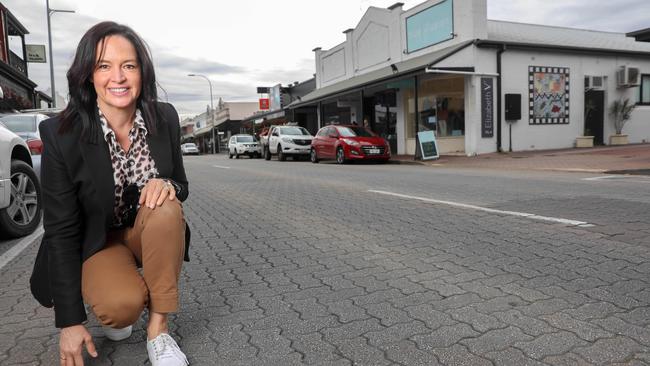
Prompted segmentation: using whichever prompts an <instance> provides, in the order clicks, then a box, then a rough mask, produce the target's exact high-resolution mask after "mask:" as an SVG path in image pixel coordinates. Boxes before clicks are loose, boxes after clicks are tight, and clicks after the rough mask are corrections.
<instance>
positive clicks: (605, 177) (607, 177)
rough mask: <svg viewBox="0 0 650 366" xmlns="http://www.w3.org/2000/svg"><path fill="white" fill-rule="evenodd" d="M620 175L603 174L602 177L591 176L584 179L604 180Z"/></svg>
mask: <svg viewBox="0 0 650 366" xmlns="http://www.w3.org/2000/svg"><path fill="white" fill-rule="evenodd" d="M618 177H620V176H619V175H603V176H601V177H591V178H582V180H603V179H612V178H618Z"/></svg>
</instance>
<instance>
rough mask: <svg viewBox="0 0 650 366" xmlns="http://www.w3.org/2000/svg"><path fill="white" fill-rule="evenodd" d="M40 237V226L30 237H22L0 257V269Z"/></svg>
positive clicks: (41, 230) (41, 227)
mask: <svg viewBox="0 0 650 366" xmlns="http://www.w3.org/2000/svg"><path fill="white" fill-rule="evenodd" d="M42 235H43V225H40V226H39V227H38V228H36V231H34V232H33V233H32V234H31V235H28V236H26V237H24V238H23V239H22V240H21V241H19V242H18V243H17V244H16V245H14V246H13V247H11V248H10V249H9V250H7V251H6V252H4V254H3V255H1V256H0V269H2V268H3V267H4V266H6V265H7V263H9V262H11V260H12V259H14V258H16V257H17V256H18V254H20V253H22V252H23V250H25V248H27V247H28V246H29V245H30V244H31V243H33V242H35V241H36V240H37V239H39V238H40V237H41V236H42Z"/></svg>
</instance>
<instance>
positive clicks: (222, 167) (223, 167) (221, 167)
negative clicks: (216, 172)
mask: <svg viewBox="0 0 650 366" xmlns="http://www.w3.org/2000/svg"><path fill="white" fill-rule="evenodd" d="M213 167H215V168H219V169H230V167H229V166H223V165H213Z"/></svg>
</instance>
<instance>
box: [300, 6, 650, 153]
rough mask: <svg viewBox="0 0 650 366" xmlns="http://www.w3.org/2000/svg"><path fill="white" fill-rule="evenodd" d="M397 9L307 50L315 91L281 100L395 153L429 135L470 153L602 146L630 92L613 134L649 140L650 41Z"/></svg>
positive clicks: (445, 147) (457, 9) (474, 12)
mask: <svg viewBox="0 0 650 366" xmlns="http://www.w3.org/2000/svg"><path fill="white" fill-rule="evenodd" d="M402 6H403V4H401V3H397V4H395V5H393V6H391V7H389V8H387V9H381V8H375V7H371V8H369V9H368V11H367V12H366V13H365V15H364V16H363V17H362V19H361V20H360V21H359V23H358V24H357V26H356V27H355V28H354V29H349V30H346V31H345V32H344V33H345V37H346V40H345V41H344V42H343V43H341V44H339V45H337V46H335V47H333V48H331V49H329V50H323V49H320V48H316V49H315V50H314V52H315V65H316V90H314V91H313V92H312V93H310V94H307V95H306V96H304V97H303V98H302V100H301V101H299V102H296V103H293V104H292V105H291V106H290V107H295V108H298V107H303V106H308V105H312V106H317V107H318V108H317V113H318V121H319V126H323V125H327V124H330V123H354V122H356V123H358V124H361V123H362V121H363V122H365V123H368V124H369V125H370V126H371V128H372V129H373V130H374V131H375V132H377V133H378V134H380V135H382V136H383V137H385V138H386V139H387V140H388V141H389V143H390V144H391V150H392V152H393V153H394V154H408V155H413V154H414V153H415V150H416V135H417V133H418V132H421V131H427V130H433V131H435V134H436V139H437V141H438V145H439V150H440V152H441V153H443V154H444V153H461V154H466V155H475V154H483V153H490V152H495V151H508V150H511V151H522V150H535V149H555V148H568V147H573V146H575V144H576V138H578V137H581V136H585V135H590V136H594V143H595V144H608V143H609V136H610V135H612V134H614V133H615V131H614V124H613V123H612V116H610V114H609V113H608V111H609V108H610V106H611V104H612V103H613V102H614V101H615V100H622V99H626V98H627V99H630V101H631V102H633V103H637V107H636V108H635V110H634V111H633V112H632V117H631V119H630V121H629V122H628V123H627V124H626V125H625V128H624V129H623V132H622V133H623V134H627V135H628V139H629V141H630V142H632V143H640V142H649V141H650V43H645V42H637V41H635V39H634V38H631V37H626V35H625V34H620V33H608V32H598V31H588V30H578V29H570V28H560V27H549V26H541V25H532V24H521V23H511V22H503V21H493V20H488V19H487V2H486V0H473V1H461V0H429V1H425V2H423V3H421V4H419V5H417V6H415V7H413V8H411V9H408V10H403V9H402ZM618 74H620V75H618ZM617 76H621V77H624V78H625V79H624V80H623V79H621V80H619V78H618V77H617Z"/></svg>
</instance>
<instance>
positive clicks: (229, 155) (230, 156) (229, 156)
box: [228, 150, 232, 159]
mask: <svg viewBox="0 0 650 366" xmlns="http://www.w3.org/2000/svg"><path fill="white" fill-rule="evenodd" d="M228 159H232V153H231V152H230V150H228Z"/></svg>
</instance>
